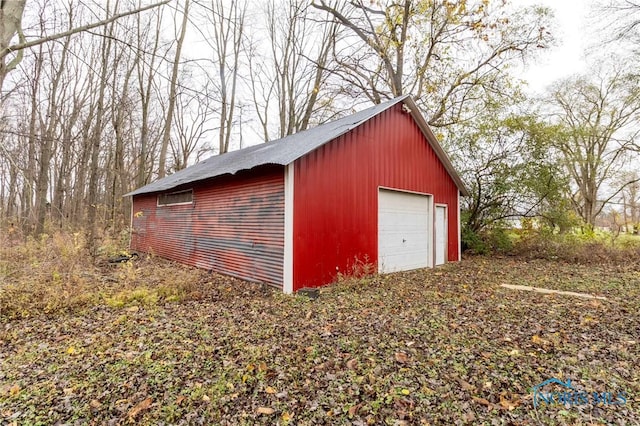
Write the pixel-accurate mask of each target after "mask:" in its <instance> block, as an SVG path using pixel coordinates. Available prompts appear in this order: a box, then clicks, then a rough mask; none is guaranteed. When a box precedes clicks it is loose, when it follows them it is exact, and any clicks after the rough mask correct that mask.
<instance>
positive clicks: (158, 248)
mask: <svg viewBox="0 0 640 426" xmlns="http://www.w3.org/2000/svg"><path fill="white" fill-rule="evenodd" d="M157 195H158V193H154V194H149V195H146V194H145V195H139V196H134V197H133V233H132V239H131V247H132V248H133V249H135V250H140V251H144V252H152V253H154V254H156V255H158V256H160V257H164V258H167V259H171V260H175V261H178V262H181V263H185V264H188V265H193V266H197V267H199V268H204V269H210V270H214V271H217V272H221V273H223V274H227V275H232V276H236V277H239V278H243V279H246V280H250V281H257V282H265V283H269V284H273V285H277V286H282V276H283V275H282V268H283V256H284V169H283V167H281V166H278V167H266V168H262V169H261V171H254V172H250V173H249V172H247V173H241V174H239V175H237V176H225V177H221V178H216V179H212V180H209V181H206V182H205V183H200V184H198V185H197V186H194V187H193V204H189V205H176V206H160V207H158V206H156V200H157Z"/></svg>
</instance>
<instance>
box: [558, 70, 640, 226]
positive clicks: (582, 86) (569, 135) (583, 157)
mask: <svg viewBox="0 0 640 426" xmlns="http://www.w3.org/2000/svg"><path fill="white" fill-rule="evenodd" d="M551 102H553V103H554V104H555V106H556V107H557V109H558V112H557V114H556V115H555V119H556V120H557V122H558V123H560V124H561V125H562V126H563V127H564V128H565V134H564V137H560V138H558V140H557V141H556V144H555V145H556V147H557V148H558V150H559V151H560V153H561V154H562V156H563V159H564V163H565V166H566V168H567V170H568V172H569V175H570V176H571V179H572V181H573V185H574V192H573V194H572V197H571V199H572V202H573V206H574V208H575V209H576V212H577V213H578V214H579V215H580V217H582V219H583V220H584V221H585V223H586V224H587V225H591V226H592V225H593V224H594V223H595V219H596V217H597V216H598V214H600V212H601V211H602V209H603V208H604V206H605V205H606V204H607V203H608V202H609V201H610V200H612V199H613V198H614V197H616V196H617V195H618V194H619V193H620V192H621V191H622V190H623V189H624V188H625V187H626V186H628V185H630V184H632V183H634V182H637V181H638V180H637V179H631V180H629V181H625V182H622V183H621V184H620V185H614V182H612V178H613V177H615V174H616V173H617V172H618V170H620V169H621V167H622V165H623V164H624V162H625V160H627V159H628V158H627V155H628V154H629V149H630V148H631V147H632V146H633V144H634V142H635V140H636V137H637V134H638V130H637V129H636V128H635V123H637V119H638V118H639V117H640V115H639V114H640V90H639V89H638V77H637V76H636V75H634V74H632V73H629V72H628V71H627V69H625V68H624V67H622V66H617V67H615V68H614V69H613V71H611V72H605V71H604V70H602V69H599V70H595V72H593V73H592V76H591V77H582V76H578V77H573V78H570V79H568V80H566V81H563V82H560V83H558V84H557V85H556V86H555V88H554V89H553V91H552V99H551ZM605 183H608V184H609V186H611V190H610V191H609V194H608V195H607V196H605V198H604V199H600V198H599V197H600V196H601V195H602V194H601V189H602V187H603V185H604V184H605ZM612 185H613V186H612Z"/></svg>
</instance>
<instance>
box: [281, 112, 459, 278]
mask: <svg viewBox="0 0 640 426" xmlns="http://www.w3.org/2000/svg"><path fill="white" fill-rule="evenodd" d="M381 186H382V187H386V188H397V189H402V190H407V191H415V192H420V193H427V194H433V196H434V202H435V203H438V204H443V205H447V206H451V208H450V209H449V215H448V223H447V234H448V235H449V239H448V242H447V258H448V259H449V260H458V258H459V257H458V246H459V241H458V237H457V236H458V214H457V211H458V210H457V208H456V205H457V194H458V189H457V187H456V185H455V183H454V181H453V180H452V179H451V177H450V176H449V174H448V173H447V171H446V169H445V168H444V166H443V165H442V163H441V162H440V161H439V159H438V158H437V156H436V154H435V152H434V151H433V149H432V148H431V146H430V145H429V143H428V142H427V140H426V138H425V137H424V135H423V134H422V132H421V131H420V128H419V127H418V126H417V125H416V124H415V122H414V121H413V118H412V117H411V115H409V114H407V113H405V112H403V111H402V105H401V104H399V105H396V106H395V107H393V108H391V109H389V110H387V111H385V112H383V113H382V114H380V115H378V116H376V117H374V118H373V119H371V120H370V121H368V122H367V123H365V124H363V125H362V126H360V127H358V128H356V129H354V130H353V131H351V132H349V133H347V134H345V135H343V136H341V137H339V138H338V139H336V140H334V141H332V142H329V143H327V144H326V145H324V146H322V147H321V148H319V149H317V150H315V151H313V152H311V153H310V154H308V155H306V156H305V157H303V158H301V159H299V160H297V161H296V162H295V189H294V212H295V213H294V232H293V235H294V247H293V252H294V271H293V274H294V289H299V288H301V287H306V286H319V285H322V284H325V283H328V282H330V281H332V280H333V279H334V278H335V276H336V274H337V273H339V272H341V273H351V272H353V270H354V269H357V268H358V264H362V263H371V264H375V262H376V260H377V258H378V253H377V250H378V241H377V226H378V213H377V210H378V207H377V195H378V187H381Z"/></svg>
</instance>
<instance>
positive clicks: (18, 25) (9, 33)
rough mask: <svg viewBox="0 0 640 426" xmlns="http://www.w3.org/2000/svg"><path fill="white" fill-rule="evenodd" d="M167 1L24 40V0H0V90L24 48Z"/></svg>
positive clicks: (167, 0)
mask: <svg viewBox="0 0 640 426" xmlns="http://www.w3.org/2000/svg"><path fill="white" fill-rule="evenodd" d="M169 1H170V0H163V1H161V2H158V3H154V4H150V5H148V6H144V7H140V8H137V9H133V10H130V11H127V12H122V13H118V14H115V15H113V16H110V17H109V18H106V19H103V20H101V21H98V22H94V23H91V24H86V25H82V26H79V27H75V28H71V29H69V30H67V31H63V32H60V33H56V34H52V35H48V36H45V37H39V38H37V39H35V40H26V39H25V37H24V34H23V33H22V15H23V13H24V9H25V4H26V0H10V1H2V2H1V3H0V32H1V33H2V39H1V40H0V90H2V87H3V83H4V79H5V77H6V75H7V73H9V72H10V71H13V70H14V69H15V68H16V66H17V65H18V64H19V63H20V61H21V60H22V57H23V50H24V49H28V48H31V47H34V46H38V45H40V44H43V43H47V42H50V41H54V40H59V39H61V38H65V37H68V36H70V35H73V34H77V33H80V32H83V31H89V30H91V29H93V28H98V27H101V26H104V25H107V24H110V23H112V22H114V21H117V20H118V19H121V18H123V17H125V16H130V15H133V14H136V13H140V12H144V11H146V10H149V9H153V8H155V7H158V6H161V5H164V4H167V3H168V2H169ZM16 35H18V37H19V41H18V43H16V44H10V43H11V40H12V39H13V38H14V37H15V36H16ZM12 53H16V56H15V57H14V58H13V60H11V61H10V62H9V63H7V62H6V60H7V57H8V56H9V55H10V54H12Z"/></svg>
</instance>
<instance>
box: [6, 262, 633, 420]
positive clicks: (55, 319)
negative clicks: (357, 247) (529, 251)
mask: <svg viewBox="0 0 640 426" xmlns="http://www.w3.org/2000/svg"><path fill="white" fill-rule="evenodd" d="M154 262H159V263H162V262H163V261H161V260H154V261H153V262H142V263H141V264H140V265H138V266H135V264H134V267H135V268H151V267H153V263H154ZM181 273H183V274H184V272H181ZM191 274H195V275H197V279H198V280H199V281H200V282H202V283H203V287H202V288H203V291H204V294H202V295H201V297H199V300H192V301H182V302H168V303H164V302H162V301H161V300H160V301H157V300H156V301H155V302H156V303H147V304H144V303H142V304H141V305H140V306H138V305H136V304H135V302H136V301H135V300H134V301H133V302H132V303H129V304H127V305H125V306H122V307H108V306H96V307H92V308H87V309H84V310H81V311H79V312H72V313H61V314H58V315H48V316H40V317H32V318H26V319H11V320H10V319H4V320H3V323H2V324H0V423H6V424H16V425H23V424H55V423H58V424H62V423H64V424H114V425H115V424H133V423H137V424H228V425H242V424H265V425H266V424H269V425H271V424H282V425H284V424H292V425H293V424H295V425H316V424H336V425H343V424H347V425H364V424H376V425H378V424H390V425H403V424H416V425H420V424H425V425H426V424H522V425H526V424H531V425H534V424H639V423H640V408H639V407H640V369H639V368H638V367H639V366H640V364H639V359H640V315H639V312H640V269H639V268H638V267H637V266H624V265H623V266H612V265H601V266H597V265H590V266H580V265H574V264H565V263H560V262H550V261H542V260H538V261H535V260H534V261H524V260H517V259H512V258H504V259H500V258H489V257H476V258H471V259H467V260H464V261H463V262H461V263H459V264H449V265H446V266H444V267H440V268H438V269H435V270H434V269H431V270H419V271H412V272H405V273H397V274H390V275H385V276H373V277H368V278H360V279H348V280H344V281H343V282H340V283H338V284H336V285H333V286H330V287H326V288H323V289H322V290H321V291H320V296H319V298H318V299H317V300H310V299H308V298H307V297H304V296H295V297H293V296H285V295H282V294H279V293H278V292H275V291H272V290H269V289H265V288H262V287H260V286H256V285H254V284H249V283H244V282H242V281H239V280H234V279H231V278H228V277H220V276H216V275H209V274H207V273H205V272H203V271H198V270H192V271H191ZM204 284H206V285H204ZM500 284H517V285H532V286H537V287H544V288H551V289H559V290H568V291H576V292H587V293H591V294H595V295H598V296H605V297H607V300H588V299H581V298H577V297H571V296H562V295H545V294H539V293H534V292H523V291H515V290H509V289H505V288H502V287H500ZM551 377H555V378H558V379H560V380H562V381H566V380H567V379H570V380H571V382H572V384H573V386H574V387H575V388H576V389H578V390H580V391H586V392H598V393H599V394H601V393H604V392H611V393H612V394H614V395H618V394H620V393H621V392H624V393H622V395H624V397H625V401H624V402H625V403H624V404H622V403H621V402H623V401H622V400H617V402H618V404H615V405H614V404H603V403H595V404H594V403H593V401H589V403H588V404H581V405H579V406H571V405H564V406H563V405H559V404H554V405H548V404H542V405H539V406H538V407H537V408H535V407H534V405H533V392H532V388H533V386H534V385H536V384H538V383H541V382H542V381H544V380H546V379H549V378H551ZM548 390H549V391H553V390H560V389H557V388H553V386H551V387H550V388H549V389H548Z"/></svg>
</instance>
